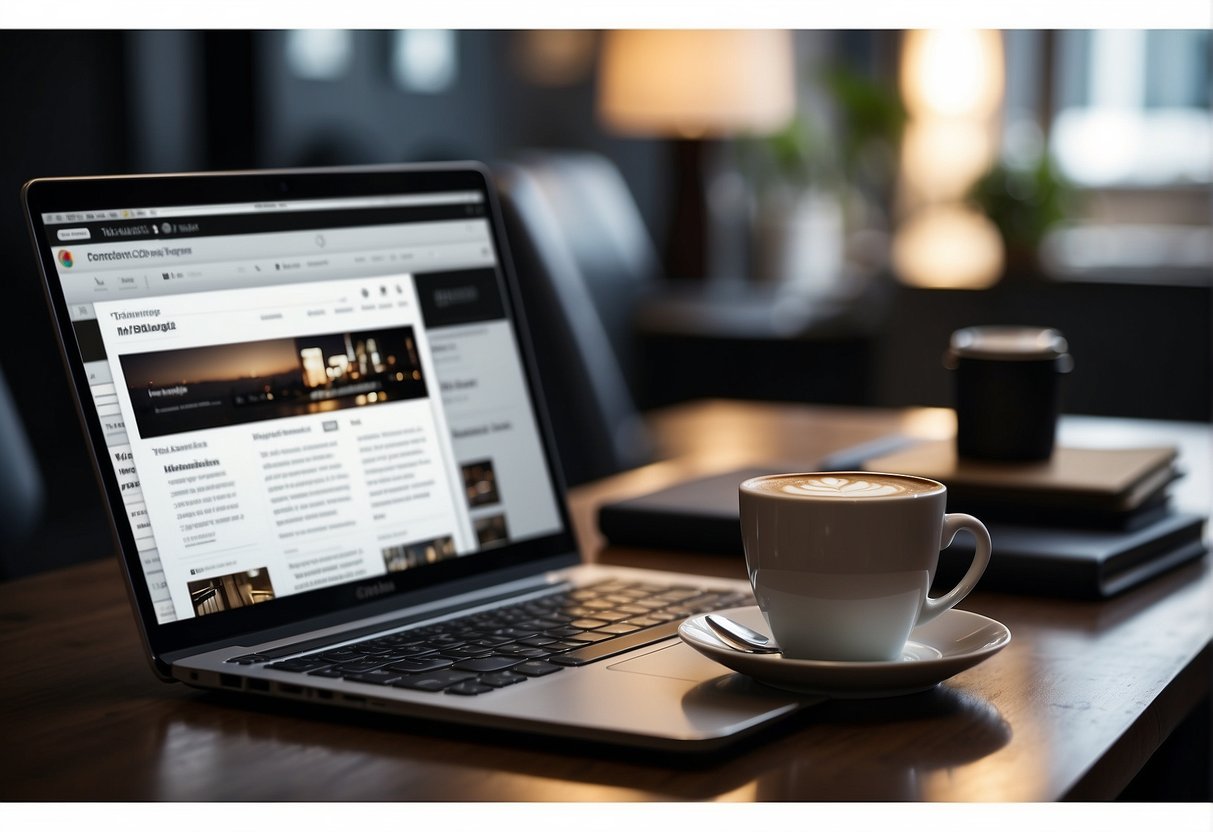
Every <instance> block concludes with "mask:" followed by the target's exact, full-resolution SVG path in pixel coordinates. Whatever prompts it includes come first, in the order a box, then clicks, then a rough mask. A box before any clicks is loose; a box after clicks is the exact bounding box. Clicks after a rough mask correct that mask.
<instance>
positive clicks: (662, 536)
mask: <svg viewBox="0 0 1213 832" xmlns="http://www.w3.org/2000/svg"><path fill="white" fill-rule="evenodd" d="M768 473H773V472H772V471H771V470H770V469H763V468H746V469H738V470H735V471H729V472H726V473H724V474H717V475H715V476H711V477H704V478H701V479H695V480H690V481H688V482H684V483H680V484H678V485H675V486H671V487H669V488H664V489H661V490H659V491H655V492H653V493H650V494H645V495H643V496H640V497H634V498H632V499H628V500H621V501H619V502H615V503H609V504H607V505H604V506H602V507H601V508H600V509H599V510H598V527H599V529H600V530H601V531H602V533H603V535H604V536H606V538H607V539H608V540H609V541H610V542H611V543H612V544H615V545H621V546H636V547H644V548H662V549H682V550H689V551H695V552H705V553H711V554H721V555H728V556H733V557H739V558H740V557H744V551H743V549H742V543H741V526H740V522H739V520H738V508H737V488H738V485H739V484H740V483H741V481H742V480H744V479H747V478H749V477H753V476H758V475H760V474H768ZM948 510H949V511H952V510H957V509H956V508H955V507H954V506H952V505H950V504H949V506H948ZM1139 517H1140V519H1141V522H1140V524H1139V527H1136V528H1128V529H1084V528H1060V527H1057V526H1046V525H1025V524H1022V523H1007V522H996V521H992V520H986V519H985V518H982V519H983V520H985V522H986V526H987V527H988V528H989V530H990V536H991V538H992V539H993V542H994V554H993V557H992V558H991V562H990V566H989V568H987V570H986V573H985V575H984V576H983V577H982V580H981V584H980V586H981V588H983V589H991V590H1001V591H1006V592H1019V593H1028V594H1034V595H1035V594H1040V595H1061V596H1066V597H1074V598H1104V597H1108V596H1110V595H1115V594H1117V593H1119V592H1123V591H1124V590H1126V589H1128V588H1129V587H1131V586H1135V585H1136V584H1138V583H1141V582H1142V581H1144V580H1146V579H1148V578H1151V577H1153V576H1154V575H1157V574H1159V573H1161V572H1164V571H1166V570H1168V569H1171V568H1173V567H1175V566H1178V565H1179V564H1181V563H1184V562H1186V561H1189V560H1193V559H1195V558H1198V557H1200V556H1201V555H1203V554H1204V553H1205V545H1204V542H1203V539H1202V535H1203V530H1204V523H1205V518H1204V517H1202V516H1199V515H1195V514H1182V513H1173V512H1168V511H1166V510H1165V506H1164V507H1162V508H1158V509H1155V513H1154V514H1141V515H1139ZM968 541H969V538H968V536H967V535H964V534H961V535H958V536H957V539H956V542H955V543H954V544H953V545H952V547H950V548H949V549H947V550H945V552H944V553H943V554H942V555H941V556H940V566H939V574H938V578H939V580H940V582H941V583H946V582H948V581H954V579H955V578H956V577H958V574H959V572H962V571H963V570H964V569H965V568H967V565H968V563H969V558H970V555H971V553H972V548H971V544H969V543H968Z"/></svg>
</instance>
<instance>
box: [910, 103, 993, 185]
mask: <svg viewBox="0 0 1213 832" xmlns="http://www.w3.org/2000/svg"><path fill="white" fill-rule="evenodd" d="M994 153H995V143H994V136H993V135H992V134H991V131H990V130H989V129H988V128H987V127H986V126H985V125H982V124H979V123H977V122H975V121H971V120H968V119H951V118H950V119H920V120H918V121H915V122H912V123H911V124H910V125H908V126H907V127H906V131H905V137H904V138H903V140H902V146H901V155H902V168H903V170H904V171H905V176H906V181H907V183H908V184H909V185H910V186H911V187H912V188H913V189H914V190H915V191H916V192H917V194H919V195H920V196H921V197H922V198H924V199H926V200H929V201H935V200H954V199H961V198H963V197H964V195H965V194H966V193H967V192H968V190H969V188H971V187H972V185H973V183H974V182H975V181H976V180H977V178H978V177H979V176H981V175H982V174H983V173H985V171H986V170H987V169H988V168H989V166H990V163H991V162H993V161H994Z"/></svg>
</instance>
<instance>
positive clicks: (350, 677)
mask: <svg viewBox="0 0 1213 832" xmlns="http://www.w3.org/2000/svg"><path fill="white" fill-rule="evenodd" d="M342 678H344V679H345V680H346V681H347V682H365V683H366V684H368V685H390V684H391V683H392V682H394V681H396V680H397V679H399V678H400V674H399V673H396V672H394V671H391V670H372V671H370V672H368V673H344V674H342Z"/></svg>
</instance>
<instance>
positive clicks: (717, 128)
mask: <svg viewBox="0 0 1213 832" xmlns="http://www.w3.org/2000/svg"><path fill="white" fill-rule="evenodd" d="M600 60H601V63H600V66H599V78H598V113H599V117H600V119H601V120H602V122H603V123H604V124H605V125H606V126H607V127H608V128H610V129H612V130H614V131H615V132H617V133H620V134H623V135H631V136H660V137H669V138H673V139H674V140H675V154H676V158H675V175H676V177H677V182H676V185H675V189H674V210H673V216H672V218H671V224H670V230H669V240H670V244H669V245H668V246H667V252H666V257H667V262H666V271H667V273H668V274H670V275H671V276H674V277H704V276H708V275H709V269H708V268H707V263H708V260H707V258H706V256H705V255H706V252H705V245H706V241H707V240H708V239H709V232H710V231H712V232H714V231H715V230H717V229H714V228H713V226H714V225H715V223H713V221H712V212H711V206H710V203H709V199H708V197H707V193H708V190H707V188H706V187H705V180H706V179H707V178H708V177H709V176H710V173H709V171H708V169H707V166H708V165H709V163H710V160H708V159H706V158H705V156H706V154H707V153H708V152H710V150H711V149H713V148H712V147H711V145H712V144H713V143H714V142H713V140H719V139H724V138H727V137H730V136H735V135H740V134H747V133H749V134H763V133H771V132H774V131H776V130H778V129H780V128H782V127H784V126H785V125H786V124H787V122H788V120H789V119H790V118H791V117H792V114H793V113H794V112H795V109H796V83H795V81H796V79H795V68H794V61H793V57H792V36H791V33H790V32H787V31H777V30H745V31H728V30H659V31H646V30H617V31H611V32H608V33H607V34H606V36H605V38H604V40H603V44H602V53H601V59H600Z"/></svg>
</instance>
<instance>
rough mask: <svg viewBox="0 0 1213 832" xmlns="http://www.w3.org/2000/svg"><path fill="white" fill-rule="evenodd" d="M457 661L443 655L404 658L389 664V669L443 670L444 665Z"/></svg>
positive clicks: (411, 670) (413, 671) (408, 670)
mask: <svg viewBox="0 0 1213 832" xmlns="http://www.w3.org/2000/svg"><path fill="white" fill-rule="evenodd" d="M454 663H455V661H454V660H453V659H448V658H445V657H443V656H425V657H424V658H420V659H404V660H403V661H399V662H396V663H395V664H389V665H388V666H387V669H388V670H394V671H399V672H400V673H428V672H429V671H431V670H441V669H442V668H444V667H450V666H451V665H453V664H454Z"/></svg>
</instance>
